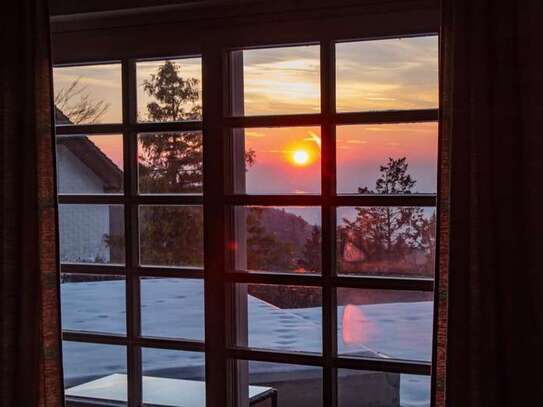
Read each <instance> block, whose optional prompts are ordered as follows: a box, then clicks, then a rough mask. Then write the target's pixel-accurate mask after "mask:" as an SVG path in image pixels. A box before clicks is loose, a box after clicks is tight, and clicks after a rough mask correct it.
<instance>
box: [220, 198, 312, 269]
mask: <svg viewBox="0 0 543 407" xmlns="http://www.w3.org/2000/svg"><path fill="white" fill-rule="evenodd" d="M234 211H235V217H236V221H235V228H236V229H235V243H234V244H233V245H228V247H230V248H233V250H232V255H233V257H234V259H235V263H236V269H237V270H251V271H271V272H275V273H320V272H321V210H320V208H318V207H294V206H287V207H269V206H258V207H257V206H248V207H243V206H238V207H235V208H234Z"/></svg>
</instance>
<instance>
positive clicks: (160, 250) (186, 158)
mask: <svg viewBox="0 0 543 407" xmlns="http://www.w3.org/2000/svg"><path fill="white" fill-rule="evenodd" d="M182 70H183V67H182V65H180V64H177V63H175V62H172V61H166V62H165V63H164V64H163V65H161V66H160V67H158V69H157V71H156V73H154V74H151V75H150V78H149V79H147V80H145V81H144V82H143V90H144V92H145V93H146V94H147V96H149V97H150V98H151V99H152V100H151V101H150V102H149V103H147V105H146V108H147V111H146V113H145V117H144V118H145V120H148V121H153V122H164V121H168V122H175V121H182V120H200V119H201V118H202V106H201V105H200V104H199V100H200V93H199V92H200V91H199V81H198V79H196V78H187V77H184V76H183V75H182ZM139 143H140V153H139V157H138V158H139V169H138V170H139V173H138V177H139V190H140V192H142V193H170V194H171V193H185V194H186V193H201V192H202V190H203V183H202V182H203V155H202V152H203V146H202V143H203V139H202V135H201V133H200V132H190V131H185V132H164V133H155V134H152V135H145V136H143V137H140V140H139ZM255 159H256V158H255V154H254V151H249V152H247V153H246V156H245V161H246V165H249V166H250V165H252V164H254V162H255ZM140 227H141V239H140V250H141V258H142V259H143V260H145V261H146V263H147V264H160V265H171V266H179V265H181V266H201V265H202V258H203V247H202V241H203V219H202V211H201V208H199V207H195V206H183V207H181V208H180V207H177V208H175V207H171V206H155V207H153V210H152V211H151V210H147V211H144V212H140ZM254 228H255V230H258V224H255V225H254ZM259 233H260V235H257V236H256V237H255V239H256V240H258V241H259V244H260V245H261V246H263V247H266V245H268V246H269V245H271V241H270V239H271V238H270V237H269V236H266V235H265V234H263V233H264V232H262V231H260V232H259ZM267 256H268V257H266V258H264V259H263V260H261V262H265V261H268V262H271V261H272V258H270V256H273V250H270V251H269V252H268V254H267Z"/></svg>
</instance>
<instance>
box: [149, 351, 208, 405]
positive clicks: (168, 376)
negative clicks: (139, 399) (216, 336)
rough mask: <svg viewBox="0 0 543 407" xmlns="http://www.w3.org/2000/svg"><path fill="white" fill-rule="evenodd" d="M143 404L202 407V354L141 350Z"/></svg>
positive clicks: (203, 382)
mask: <svg viewBox="0 0 543 407" xmlns="http://www.w3.org/2000/svg"><path fill="white" fill-rule="evenodd" d="M142 359H143V402H144V403H145V405H152V406H179V407H181V406H183V407H185V406H198V407H200V406H201V407H204V406H205V363H204V354H203V353H199V352H186V351H178V350H170V349H151V348H143V349H142Z"/></svg>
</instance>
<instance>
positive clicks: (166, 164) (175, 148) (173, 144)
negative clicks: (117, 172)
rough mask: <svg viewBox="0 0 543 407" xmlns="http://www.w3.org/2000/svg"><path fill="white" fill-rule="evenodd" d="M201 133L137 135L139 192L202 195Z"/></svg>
mask: <svg viewBox="0 0 543 407" xmlns="http://www.w3.org/2000/svg"><path fill="white" fill-rule="evenodd" d="M202 160H203V157H202V132H200V131H184V132H171V133H143V134H138V188H139V192H140V194H200V193H202V182H203V161H202Z"/></svg>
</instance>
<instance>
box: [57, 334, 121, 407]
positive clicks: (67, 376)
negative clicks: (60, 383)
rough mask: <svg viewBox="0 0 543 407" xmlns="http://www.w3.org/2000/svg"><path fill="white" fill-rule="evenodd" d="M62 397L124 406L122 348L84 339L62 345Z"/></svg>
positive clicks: (65, 342)
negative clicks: (63, 388) (85, 341)
mask: <svg viewBox="0 0 543 407" xmlns="http://www.w3.org/2000/svg"><path fill="white" fill-rule="evenodd" d="M62 358H63V363H64V386H65V387H66V391H65V394H66V399H67V400H70V399H74V398H75V399H76V400H78V401H85V402H89V403H92V402H104V401H108V402H116V404H115V405H117V403H121V404H122V405H126V347H125V346H119V345H102V344H94V343H84V342H67V341H64V342H63V345H62Z"/></svg>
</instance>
